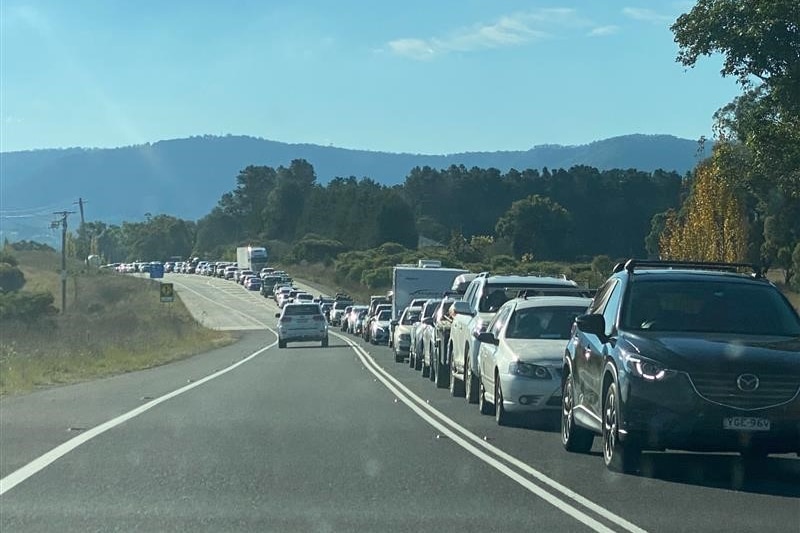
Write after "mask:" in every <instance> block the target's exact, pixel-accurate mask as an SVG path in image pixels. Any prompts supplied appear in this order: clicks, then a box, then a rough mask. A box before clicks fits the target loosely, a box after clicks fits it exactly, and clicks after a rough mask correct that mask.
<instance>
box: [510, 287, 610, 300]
mask: <svg viewBox="0 0 800 533" xmlns="http://www.w3.org/2000/svg"><path fill="white" fill-rule="evenodd" d="M593 292H594V291H593V290H592V289H587V288H585V287H531V288H529V289H522V290H520V291H519V292H518V293H517V296H516V297H517V298H524V299H526V300H527V299H528V298H535V297H537V296H548V295H553V294H555V295H556V296H582V297H586V298H588V297H591V296H593V294H592V293H593ZM572 293H574V294H572Z"/></svg>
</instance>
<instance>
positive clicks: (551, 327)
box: [477, 296, 591, 425]
mask: <svg viewBox="0 0 800 533" xmlns="http://www.w3.org/2000/svg"><path fill="white" fill-rule="evenodd" d="M590 303H591V299H590V298H583V297H577V296H534V297H531V298H515V299H513V300H510V301H508V302H506V303H505V304H504V305H503V306H502V307H500V309H499V310H498V311H497V314H495V316H494V318H493V319H492V321H491V322H490V323H489V325H488V327H487V328H486V331H485V332H483V333H478V337H477V338H478V340H479V341H480V343H481V344H480V349H479V352H478V363H479V364H480V365H481V366H480V369H481V375H480V387H479V393H478V407H479V409H480V411H481V413H483V414H487V415H488V414H494V415H495V418H496V420H497V423H498V424H500V425H505V424H507V423H508V422H509V414H510V413H512V412H514V413H525V412H532V411H543V410H558V409H561V367H562V362H563V358H564V348H565V347H566V345H567V342H568V341H569V338H570V332H571V331H572V324H573V322H574V321H575V317H576V316H578V315H581V314H583V313H585V312H586V309H587V308H588V307H589V304H590Z"/></svg>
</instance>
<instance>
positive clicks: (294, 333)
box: [275, 303, 328, 348]
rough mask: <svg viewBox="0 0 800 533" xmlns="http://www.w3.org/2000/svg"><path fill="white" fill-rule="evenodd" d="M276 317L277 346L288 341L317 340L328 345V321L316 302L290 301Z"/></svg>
mask: <svg viewBox="0 0 800 533" xmlns="http://www.w3.org/2000/svg"><path fill="white" fill-rule="evenodd" d="M275 317H276V318H278V348H286V345H287V344H288V343H289V342H305V341H319V342H321V343H322V347H323V348H326V347H327V346H328V321H327V320H325V316H324V315H323V314H322V309H321V308H320V306H319V304H316V303H291V304H286V305H285V306H283V310H282V311H281V312H280V313H275Z"/></svg>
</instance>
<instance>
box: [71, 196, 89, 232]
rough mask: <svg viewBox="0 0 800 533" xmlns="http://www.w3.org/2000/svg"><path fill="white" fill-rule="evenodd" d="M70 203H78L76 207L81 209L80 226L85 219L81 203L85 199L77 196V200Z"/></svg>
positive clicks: (83, 202)
mask: <svg viewBox="0 0 800 533" xmlns="http://www.w3.org/2000/svg"><path fill="white" fill-rule="evenodd" d="M72 203H74V204H78V207H79V208H80V210H81V226H83V225H84V224H85V223H86V219H85V218H84V217H83V204H85V203H86V200H84V199H83V198H78V201H77V202H72Z"/></svg>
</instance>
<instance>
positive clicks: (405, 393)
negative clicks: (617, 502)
mask: <svg viewBox="0 0 800 533" xmlns="http://www.w3.org/2000/svg"><path fill="white" fill-rule="evenodd" d="M333 335H335V336H336V337H338V338H340V339H342V340H344V341H345V342H346V343H347V344H348V345H349V346H350V347H351V348H352V349H353V351H354V352H356V355H358V357H359V359H361V362H362V363H364V366H365V367H366V368H367V369H369V370H370V372H372V374H373V375H375V376H376V377H377V378H378V379H379V380H381V382H382V383H383V384H384V385H385V386H386V388H388V389H389V390H390V391H392V392H393V393H394V394H395V395H397V397H398V398H399V399H400V400H401V401H402V402H403V403H405V404H406V405H408V407H409V408H411V409H412V410H413V411H414V412H415V413H416V414H417V415H419V416H420V417H421V418H423V419H424V420H425V421H426V422H428V423H429V424H431V425H432V426H434V427H435V428H436V429H438V430H439V431H441V432H442V433H444V434H445V435H447V436H448V437H450V438H451V439H452V440H453V441H454V442H456V443H457V444H458V445H459V446H461V447H462V448H464V449H466V450H467V451H468V452H470V453H471V454H473V455H475V456H476V457H478V458H479V459H481V460H482V461H484V462H486V463H487V464H489V465H490V466H492V467H494V468H495V469H497V470H499V471H500V472H502V473H503V474H505V475H507V476H508V477H510V478H511V479H513V480H514V481H516V482H517V483H519V484H520V485H522V486H524V487H525V488H527V489H528V490H529V491H531V492H533V493H534V494H536V495H537V496H539V497H540V498H542V499H543V500H545V501H547V502H548V503H550V504H551V505H553V506H555V507H557V508H558V509H559V510H561V511H563V512H565V513H566V514H568V515H570V516H572V517H573V518H575V519H576V520H578V521H580V522H582V523H584V524H585V525H587V526H588V527H590V528H592V529H594V530H595V531H612V530H611V529H609V528H607V527H606V526H605V525H603V524H602V523H600V522H598V521H596V520H595V519H594V518H592V517H590V516H589V515H587V514H586V513H584V512H582V511H580V510H579V509H577V508H576V507H574V506H573V505H571V504H570V503H568V502H566V501H565V500H562V499H561V498H559V497H558V496H556V495H553V494H551V493H550V492H547V491H546V490H545V489H543V488H541V487H539V486H538V485H535V484H534V483H532V482H531V481H530V480H528V479H526V478H524V477H522V476H521V475H519V474H518V473H517V472H515V471H513V470H511V469H510V468H508V466H506V465H505V464H503V463H501V462H499V461H498V460H497V459H495V458H494V457H491V456H489V455H487V454H486V453H485V452H483V451H481V450H480V449H478V448H477V447H476V445H478V446H481V447H483V448H484V449H486V450H487V451H489V452H491V453H493V454H494V455H496V456H497V457H498V458H501V459H503V460H505V461H507V462H509V463H511V464H513V465H514V466H516V467H517V468H519V469H520V470H522V471H524V472H526V473H527V474H530V475H531V476H532V477H534V478H536V479H537V480H538V481H540V482H542V483H544V484H546V485H548V486H550V487H551V488H553V489H555V490H557V491H559V492H560V493H562V494H563V495H564V496H566V497H568V498H570V499H572V500H573V501H574V502H575V503H578V504H579V505H582V506H584V507H585V508H587V509H589V510H591V511H593V512H594V513H596V514H598V515H600V516H602V517H603V518H605V519H606V520H608V521H610V522H613V523H614V524H616V525H617V526H619V527H622V528H623V529H625V530H627V531H630V532H631V533H646V531H645V530H644V529H642V528H640V527H639V526H637V525H635V524H633V523H631V522H629V521H628V520H625V519H624V518H622V517H621V516H618V515H616V514H614V513H612V512H611V511H609V510H608V509H605V508H604V507H602V506H600V505H598V504H596V503H594V502H592V501H591V500H588V499H587V498H584V497H583V496H581V495H580V494H577V493H576V492H574V491H573V490H571V489H569V488H568V487H566V486H564V485H562V484H561V483H559V482H557V481H555V480H554V479H552V478H550V477H548V476H547V475H545V474H543V473H542V472H539V471H538V470H536V469H535V468H533V467H532V466H530V465H529V464H527V463H525V462H523V461H520V460H519V459H517V458H516V457H514V456H512V455H509V454H507V453H506V452H504V451H502V450H500V449H499V448H497V447H496V446H493V445H491V444H489V443H487V442H485V441H483V440H481V439H480V438H478V437H477V436H476V435H474V434H473V433H472V432H470V431H469V430H467V429H466V428H464V427H463V426H461V425H460V424H458V423H457V422H455V421H454V420H452V419H450V418H448V417H447V416H446V415H444V414H443V413H441V412H440V411H438V410H437V409H435V408H433V407H431V406H430V405H429V404H427V403H425V401H424V400H422V398H420V397H419V396H417V395H416V394H414V393H413V392H412V391H411V390H409V389H408V388H407V387H406V386H405V385H403V384H402V383H400V382H399V381H398V380H397V379H396V378H395V377H394V376H392V375H391V374H389V373H388V372H387V371H386V370H384V369H383V368H381V366H380V365H378V363H377V362H376V361H375V360H374V359H373V358H372V356H371V355H370V354H369V353H367V352H366V350H364V349H363V348H362V347H361V346H359V345H358V344H356V343H354V342H352V341H351V340H350V339H348V338H347V337H344V336H342V335H339V334H338V333H333ZM390 381H391V383H390ZM423 409H426V410H428V411H430V413H431V414H432V415H433V416H435V417H437V418H438V419H439V420H440V421H441V422H440V421H439V420H434V419H433V418H431V416H430V415H429V414H428V413H426V412H424V411H423ZM442 423H444V424H447V425H448V426H450V427H446V426H444V425H443V424H442ZM451 428H452V429H451ZM455 432H458V433H459V434H460V435H459V434H456V433H455ZM462 435H463V437H466V439H469V440H471V441H473V442H474V444H471V443H469V442H467V440H465V438H462Z"/></svg>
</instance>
